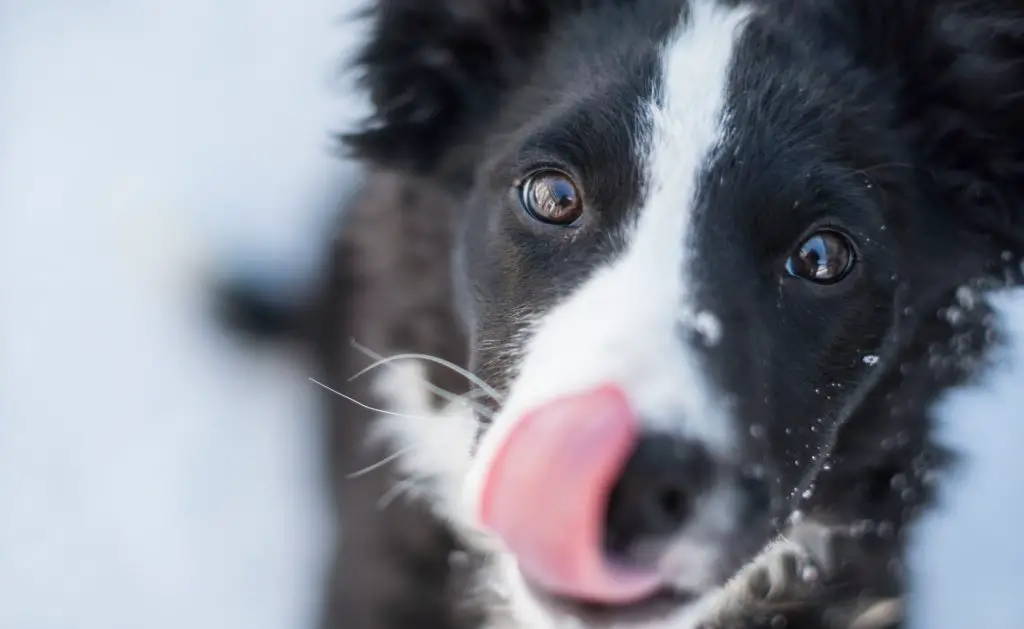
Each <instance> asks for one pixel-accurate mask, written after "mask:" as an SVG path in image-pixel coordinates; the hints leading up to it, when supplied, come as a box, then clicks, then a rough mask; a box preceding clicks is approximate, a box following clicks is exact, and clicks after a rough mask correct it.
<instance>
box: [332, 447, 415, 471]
mask: <svg viewBox="0 0 1024 629" xmlns="http://www.w3.org/2000/svg"><path fill="white" fill-rule="evenodd" d="M417 447H419V446H418V445H416V444H414V445H411V446H408V447H405V448H402V449H400V450H396V451H395V452H392V453H391V454H389V455H388V456H386V457H384V458H383V459H381V460H379V461H377V462H376V463H371V464H370V465H367V466H366V467H364V468H363V469H361V470H356V471H355V472H352V473H351V474H348V475H346V477H345V478H348V479H353V478H359V477H360V476H365V475H367V474H369V473H370V472H372V471H373V470H378V469H380V468H382V467H384V466H385V465H387V464H388V463H390V462H392V461H395V460H397V459H400V458H402V457H403V456H405V455H406V454H409V453H410V452H412V451H413V450H415V449H416V448H417Z"/></svg>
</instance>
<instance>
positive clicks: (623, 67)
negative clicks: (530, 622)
mask: <svg viewBox="0 0 1024 629" xmlns="http://www.w3.org/2000/svg"><path fill="white" fill-rule="evenodd" d="M375 15H376V22H375V25H374V32H373V36H372V38H371V42H370V44H369V46H368V47H367V48H366V50H365V51H364V54H363V57H362V58H361V63H362V64H363V67H364V69H365V71H366V77H365V78H366V85H367V87H368V88H369V91H370V93H371V95H372V97H373V100H374V103H375V107H376V114H375V116H374V118H373V119H372V120H371V121H370V123H369V124H368V125H367V127H366V128H365V129H364V130H362V131H360V132H358V133H355V134H353V135H351V136H349V137H348V142H349V144H350V146H352V147H353V148H354V149H355V150H356V152H357V153H358V154H359V155H361V156H362V157H363V158H365V159H368V160H370V161H373V162H375V163H377V164H381V165H383V166H385V167H389V168H399V169H406V170H409V171H411V172H414V173H415V174H417V175H421V176H426V177H430V178H433V179H434V180H436V181H437V182H438V184H439V185H444V186H447V187H449V189H450V190H452V191H453V192H454V194H455V196H456V198H458V199H459V202H460V205H461V212H460V221H459V224H458V226H457V230H458V243H459V245H458V248H457V251H456V252H455V255H454V260H453V265H454V266H453V268H454V269H455V276H456V282H457V285H458V288H459V290H458V293H459V295H460V296H461V302H462V303H461V304H460V306H461V307H462V310H463V312H464V313H465V315H466V321H467V324H468V327H469V332H470V337H471V339H472V348H471V350H472V367H473V371H474V372H475V373H476V375H478V376H479V377H480V378H481V379H482V380H483V381H484V382H485V383H486V384H487V385H488V386H489V387H493V389H494V390H495V392H496V395H494V396H493V399H492V400H491V402H490V403H489V404H488V405H487V406H486V408H484V409H483V410H482V411H480V412H478V413H477V416H478V417H477V419H478V420H479V421H480V422H481V425H482V426H483V429H482V430H480V431H474V432H478V434H473V438H472V439H471V440H470V441H472V443H460V444H454V443H447V447H448V450H447V451H446V452H445V451H442V452H441V453H440V456H438V457H434V458H430V457H425V458H424V459H423V460H424V461H434V462H435V463H437V464H438V465H440V464H441V463H449V462H445V461H444V458H445V457H448V458H460V457H463V458H465V459H466V461H469V457H471V456H472V461H471V463H467V465H468V467H467V468H466V470H467V471H466V473H465V475H464V476H465V477H464V478H454V479H453V478H451V477H450V476H451V475H449V476H447V477H445V479H444V481H443V482H457V483H461V484H463V485H464V487H462V493H463V494H464V495H465V496H467V497H468V504H469V513H468V517H469V518H470V520H471V522H472V523H474V524H476V525H479V526H481V527H482V528H484V529H486V530H488V531H490V532H491V533H494V534H495V535H496V536H497V537H498V538H499V539H500V540H501V541H502V542H503V543H504V547H505V548H506V549H507V551H508V553H509V556H510V557H512V558H513V559H514V563H513V564H512V565H513V568H512V569H511V570H512V573H513V575H514V578H513V580H514V581H516V583H518V584H519V585H521V586H523V588H524V591H528V592H530V593H531V594H530V596H531V597H532V598H531V600H538V601H545V605H543V606H542V607H543V608H544V609H549V610H550V609H553V608H556V607H559V606H564V604H565V603H566V601H568V602H569V605H570V607H573V606H576V607H575V608H578V605H577V604H596V605H598V606H602V607H603V608H606V609H609V608H611V609H613V614H620V613H625V612H626V611H627V610H628V609H639V608H641V607H648V605H647V604H654V602H660V603H661V604H665V605H674V604H676V603H678V602H679V601H680V600H686V599H689V598H690V597H692V596H694V595H697V594H700V593H702V592H705V591H706V590H708V589H709V588H711V587H713V586H715V585H717V584H720V583H721V582H722V581H723V580H724V579H725V578H727V577H728V576H729V575H730V574H731V573H732V572H733V571H734V570H735V569H736V567H737V566H738V565H739V564H740V563H742V562H743V561H745V560H747V559H749V558H750V556H751V554H752V553H754V552H755V551H756V550H757V549H758V548H760V547H761V545H762V544H763V543H764V542H765V540H766V539H767V538H768V536H769V535H770V534H771V533H772V531H773V530H775V528H776V527H777V525H778V518H779V517H780V516H783V515H785V513H786V512H787V510H788V508H790V506H791V504H792V501H793V498H794V494H799V493H800V492H801V491H802V490H803V489H805V488H806V487H807V481H808V479H809V478H811V477H813V476H814V474H815V473H816V472H817V470H818V468H819V466H820V465H821V464H822V463H823V462H824V460H825V458H826V457H827V456H828V455H829V453H830V450H831V448H832V446H833V444H834V442H835V440H836V436H837V433H838V431H839V429H840V428H841V427H842V425H843V424H844V422H845V421H846V420H847V419H848V418H849V417H850V416H851V414H852V413H853V412H855V411H856V409H857V407H858V405H859V404H860V402H861V401H862V400H863V399H865V398H866V396H867V393H868V392H869V391H870V390H872V388H873V387H876V386H877V385H878V383H879V382H881V381H882V380H884V379H886V378H889V379H890V380H891V379H892V378H898V377H899V375H900V370H899V365H898V364H896V363H897V361H895V360H894V359H893V358H892V357H893V356H895V355H896V353H897V352H899V348H900V347H902V346H903V345H902V344H903V343H904V342H905V339H906V338H907V337H908V335H912V333H913V328H914V322H915V321H918V320H919V318H920V317H921V316H924V314H923V313H932V314H934V313H935V311H936V309H937V308H938V306H939V305H940V304H942V303H943V300H944V299H945V298H946V297H948V292H949V291H948V290H947V289H951V287H955V286H956V285H957V284H958V283H959V282H960V281H961V280H966V279H967V278H971V277H975V276H978V275H983V274H985V273H987V272H988V270H989V269H990V268H992V267H993V266H994V265H998V264H999V262H1000V256H1001V255H1002V254H1003V253H1004V250H1006V249H1007V248H1008V246H1007V245H1006V244H1005V243H1003V242H1001V241H1000V240H999V238H997V237H996V236H995V235H994V234H996V233H1006V232H1008V231H1009V230H1013V229H1018V230H1019V229H1020V223H1019V213H1018V216H1017V217H1015V216H1014V214H1015V211H1007V208H1012V207H1016V206H1015V205H1014V204H1015V203H1019V202H1020V201H1021V199H1024V186H1022V185H1021V183H1020V181H1021V177H1022V176H1024V144H1022V143H1021V142H1020V139H1021V138H1022V137H1024V109H1022V104H1024V95H1022V94H1021V93H1020V91H1019V86H1020V85H1022V84H1024V63H1021V59H1022V52H1024V43H1022V24H1024V14H1022V13H1021V10H1020V9H1018V8H1016V6H1015V4H1014V3H1013V2H1010V1H1009V0H1006V1H1004V2H994V1H993V2H966V1H952V0H947V1H937V2H917V1H912V0H885V1H884V2H883V1H878V2H874V1H864V2H830V1H827V0H823V1H812V2H795V1H793V2H790V1H778V2H748V3H744V2H737V1H733V0H667V1H666V0H650V1H647V0H636V1H632V2H630V1H626V0H619V1H616V0H575V1H573V0H545V1H539V0H537V1H535V0H444V1H437V2H424V1H423V0H381V2H380V4H379V6H378V7H377V8H376V14H375ZM438 220H443V219H442V218H441V217H439V219H438ZM868 454H869V453H868ZM446 469H449V470H453V469H454V470H462V469H463V468H462V467H460V466H459V465H448V466H447V467H446ZM421 472H423V473H425V474H431V473H432V471H431V470H421ZM454 476H457V477H458V476H461V474H454ZM441 495H442V496H447V495H450V494H449V493H448V492H441Z"/></svg>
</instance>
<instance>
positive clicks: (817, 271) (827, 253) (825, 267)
mask: <svg viewBox="0 0 1024 629" xmlns="http://www.w3.org/2000/svg"><path fill="white" fill-rule="evenodd" d="M853 263H854V253H853V245H852V244H851V243H850V241H849V239H848V238H846V237H845V236H843V235H842V234H840V233H838V232H835V231H831V230H825V231H819V232H817V233H815V234H813V235H812V236H811V237H810V238H808V239H807V240H805V241H804V242H803V243H801V244H800V247H799V248H798V249H797V250H796V251H795V252H793V255H791V256H790V257H789V260H787V261H786V272H788V273H789V274H790V275H792V276H793V277H799V278H801V279H805V280H810V281H812V282H815V283H817V284H835V283H836V282H838V281H840V280H842V279H843V278H844V277H846V276H847V275H849V273H850V271H851V270H852V269H853Z"/></svg>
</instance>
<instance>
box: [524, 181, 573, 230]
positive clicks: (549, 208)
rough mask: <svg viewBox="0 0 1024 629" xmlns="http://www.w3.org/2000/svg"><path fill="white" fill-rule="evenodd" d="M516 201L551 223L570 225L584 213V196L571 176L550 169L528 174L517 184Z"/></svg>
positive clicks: (541, 219) (528, 210) (533, 215)
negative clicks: (517, 199)
mask: <svg viewBox="0 0 1024 629" xmlns="http://www.w3.org/2000/svg"><path fill="white" fill-rule="evenodd" d="M519 202H520V203H522V205H523V209H525V210H526V211H527V212H528V213H529V214H530V216H532V217H534V218H535V219H537V220H538V221H541V222H543V223H548V224H550V225H562V226H565V225H571V224H573V223H575V222H576V221H577V220H579V218H580V217H581V216H583V200H582V199H580V193H579V190H577V188H576V184H574V183H573V181H572V179H569V177H567V176H566V175H564V174H562V173H560V172H558V171H553V170H545V171H541V172H537V173H534V174H532V175H530V176H529V177H527V179H526V181H524V182H523V183H522V184H521V185H520V187H519Z"/></svg>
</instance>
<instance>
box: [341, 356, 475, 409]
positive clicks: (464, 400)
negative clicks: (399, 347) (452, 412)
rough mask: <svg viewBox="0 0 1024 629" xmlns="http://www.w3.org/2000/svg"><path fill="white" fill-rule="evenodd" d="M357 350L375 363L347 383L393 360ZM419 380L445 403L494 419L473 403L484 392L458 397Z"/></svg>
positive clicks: (469, 393) (471, 392) (471, 390)
mask: <svg viewBox="0 0 1024 629" xmlns="http://www.w3.org/2000/svg"><path fill="white" fill-rule="evenodd" d="M353 343H354V342H353ZM357 349H359V350H360V351H362V352H363V353H364V354H366V355H367V356H369V357H370V358H372V359H374V360H375V361H376V362H375V363H373V364H372V365H370V366H369V367H366V368H365V369H362V370H360V371H359V372H358V373H356V375H354V376H352V377H351V378H349V382H351V381H353V380H355V379H356V378H358V377H359V376H362V375H364V374H365V373H366V372H368V371H370V370H372V369H376V368H378V367H381V366H383V365H386V364H389V363H390V362H391V361H392V360H393V359H392V358H384V357H383V356H381V355H380V354H378V353H376V352H374V351H373V350H371V349H368V348H365V347H357ZM420 380H422V382H423V385H424V386H426V387H427V389H428V390H429V391H430V392H432V393H433V394H435V395H437V396H438V397H440V398H441V399H443V400H445V401H446V402H453V403H454V402H458V403H460V404H465V405H466V406H468V407H470V408H471V409H473V410H474V411H475V412H476V413H477V414H479V415H483V416H484V418H485V419H487V420H490V419H493V418H494V412H493V411H492V410H491V409H489V408H487V407H486V406H484V405H482V404H478V403H477V402H474V401H473V400H475V399H478V398H480V397H483V396H485V395H487V394H486V392H483V391H481V390H480V389H470V390H469V391H468V392H466V394H465V395H459V394H457V393H453V392H451V391H448V390H446V389H443V388H441V387H439V386H437V385H435V384H434V383H432V382H430V381H429V380H427V379H426V378H420Z"/></svg>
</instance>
